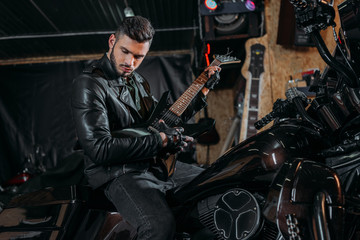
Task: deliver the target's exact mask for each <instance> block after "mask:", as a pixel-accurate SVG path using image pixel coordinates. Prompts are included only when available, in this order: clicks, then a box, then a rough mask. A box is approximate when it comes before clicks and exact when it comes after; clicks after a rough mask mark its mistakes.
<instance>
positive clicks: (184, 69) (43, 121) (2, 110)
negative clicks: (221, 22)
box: [0, 55, 192, 184]
mask: <svg viewBox="0 0 360 240" xmlns="http://www.w3.org/2000/svg"><path fill="white" fill-rule="evenodd" d="M89 63H90V61H79V62H61V63H47V64H27V65H14V66H1V67H0V76H1V79H0V116H1V117H0V123H1V126H0V184H3V183H4V182H6V181H7V180H8V179H9V178H11V177H13V176H14V175H16V174H17V173H19V172H21V171H23V170H24V168H26V167H28V168H34V169H35V170H39V169H41V166H42V165H43V168H44V169H45V170H47V169H51V168H54V167H56V166H57V165H58V164H59V163H60V162H61V160H62V159H65V158H66V157H67V156H69V155H70V154H72V153H73V152H74V145H75V143H76V134H75V129H74V124H73V120H72V115H71V109H70V94H71V86H72V80H73V79H74V78H75V77H76V76H77V75H79V74H80V73H81V71H82V69H83V68H84V67H85V66H86V65H87V64H89ZM138 72H139V73H140V74H141V75H143V76H144V77H145V78H146V79H147V80H148V81H149V82H150V85H151V88H152V91H153V94H154V95H155V97H156V98H158V99H159V98H160V96H161V94H162V93H163V92H164V91H166V90H171V93H172V94H171V97H172V100H175V99H177V98H178V97H179V96H180V95H181V94H182V93H183V92H184V91H185V90H186V88H187V87H188V86H189V85H190V84H191V82H192V72H191V57H190V55H171V56H148V57H146V58H145V60H144V62H143V63H142V65H141V66H140V68H139V69H138Z"/></svg>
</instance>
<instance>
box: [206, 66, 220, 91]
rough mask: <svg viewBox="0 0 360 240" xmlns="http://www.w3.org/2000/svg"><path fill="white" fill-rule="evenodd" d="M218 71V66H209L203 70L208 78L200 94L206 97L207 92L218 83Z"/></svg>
mask: <svg viewBox="0 0 360 240" xmlns="http://www.w3.org/2000/svg"><path fill="white" fill-rule="evenodd" d="M220 71H221V68H220V67H219V66H209V67H207V68H206V69H205V72H206V74H207V76H208V78H209V80H208V81H207V83H206V84H205V86H204V88H203V89H202V93H203V94H204V95H207V94H208V93H209V90H212V89H213V88H214V87H215V85H216V84H218V83H219V81H220V74H219V73H220Z"/></svg>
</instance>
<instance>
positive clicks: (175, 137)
mask: <svg viewBox="0 0 360 240" xmlns="http://www.w3.org/2000/svg"><path fill="white" fill-rule="evenodd" d="M158 130H159V133H160V136H161V139H162V141H163V147H164V148H166V151H167V152H169V153H172V154H173V153H176V152H178V151H182V150H183V148H184V147H186V146H187V142H192V141H194V139H193V138H192V137H189V136H184V135H182V133H183V132H184V129H183V128H181V127H169V126H168V125H167V124H166V123H165V122H164V121H163V120H160V121H159V129H158Z"/></svg>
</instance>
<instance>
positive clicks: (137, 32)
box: [115, 16, 155, 44]
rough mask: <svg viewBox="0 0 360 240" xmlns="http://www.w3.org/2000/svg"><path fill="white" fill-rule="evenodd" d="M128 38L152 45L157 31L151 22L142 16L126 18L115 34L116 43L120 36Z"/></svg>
mask: <svg viewBox="0 0 360 240" xmlns="http://www.w3.org/2000/svg"><path fill="white" fill-rule="evenodd" d="M124 34H125V35H126V36H128V37H129V38H131V39H133V40H136V41H137V42H139V43H143V42H149V43H150V44H151V42H152V39H153V37H154V34H155V30H154V28H153V26H152V25H151V23H150V21H149V20H147V19H146V18H144V17H141V16H134V17H127V18H125V19H124V20H123V21H122V22H121V24H120V25H119V27H118V29H117V30H116V32H115V37H116V41H117V40H118V39H119V37H120V36H123V35H124Z"/></svg>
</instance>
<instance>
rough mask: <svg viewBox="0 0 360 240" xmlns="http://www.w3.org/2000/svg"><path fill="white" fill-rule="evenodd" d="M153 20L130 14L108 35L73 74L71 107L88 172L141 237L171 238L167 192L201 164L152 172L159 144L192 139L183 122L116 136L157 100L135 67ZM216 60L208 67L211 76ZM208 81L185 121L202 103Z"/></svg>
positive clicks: (172, 148)
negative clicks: (167, 173)
mask: <svg viewBox="0 0 360 240" xmlns="http://www.w3.org/2000/svg"><path fill="white" fill-rule="evenodd" d="M154 32H155V31H154V29H153V27H152V26H151V23H150V22H149V21H148V20H147V19H145V18H143V17H140V16H136V17H130V18H125V19H124V21H123V22H122V23H121V24H120V26H119V28H118V29H117V31H116V32H115V34H112V35H111V36H110V37H109V41H108V44H109V51H108V52H107V53H106V54H105V55H104V56H103V57H102V58H101V59H100V60H98V61H97V62H96V63H95V64H94V65H92V66H91V67H88V68H86V69H85V70H84V72H83V74H81V75H80V76H79V77H77V78H76V79H75V80H74V84H73V93H72V109H73V115H74V120H75V126H76V131H77V135H78V139H79V142H80V145H81V147H82V148H83V149H84V153H85V175H86V176H87V178H88V182H89V184H90V185H91V186H92V187H93V188H98V187H102V188H104V191H105V195H106V196H107V197H108V198H109V200H110V201H111V202H112V203H113V204H114V205H115V207H116V208H117V210H118V211H119V212H120V214H121V215H122V216H123V217H124V218H125V219H126V220H127V221H128V222H130V223H131V224H132V225H133V226H134V227H135V228H136V229H137V232H138V239H139V240H140V239H152V240H155V239H159V240H164V239H173V237H174V232H175V222H174V217H173V215H172V213H171V211H170V209H169V207H168V205H167V203H166V200H165V191H166V190H168V189H170V188H173V187H175V186H177V185H178V184H184V183H186V182H188V181H190V180H191V179H192V178H193V177H195V176H196V175H197V174H199V173H200V172H201V169H200V168H197V167H194V166H191V165H188V164H184V163H180V162H179V163H177V165H176V171H175V173H174V174H173V176H171V177H170V178H169V179H166V180H164V179H159V178H158V177H156V176H157V175H156V174H154V172H155V170H154V169H155V168H154V167H153V166H154V159H155V157H156V156H157V155H158V154H159V153H160V152H161V151H167V152H176V151H178V150H179V149H181V147H182V146H185V145H186V142H188V141H192V140H193V139H192V138H191V137H186V136H185V137H184V136H181V132H182V129H181V128H170V127H168V126H167V125H166V124H164V123H163V122H162V121H160V123H159V125H160V126H161V127H160V130H159V131H153V132H151V133H150V134H148V135H145V136H140V137H125V136H122V137H116V136H115V135H114V134H113V133H114V132H115V131H117V130H121V129H124V128H128V127H131V126H134V125H136V124H139V123H142V122H144V121H145V120H146V119H148V117H149V116H150V114H151V111H152V109H153V107H154V105H155V104H156V101H155V100H154V98H153V96H152V95H151V92H150V87H149V85H148V83H147V82H146V80H145V79H144V78H143V77H141V76H140V75H139V74H138V73H136V72H135V71H134V70H136V69H137V68H138V67H139V65H140V64H141V62H142V61H143V59H144V57H145V56H146V54H147V53H148V51H149V48H150V45H151V41H152V38H153V35H154ZM219 70H220V68H219V67H210V68H208V69H207V71H208V74H209V76H211V75H213V74H214V73H215V72H216V71H219ZM207 92H208V89H206V88H204V89H203V90H202V93H199V94H198V96H197V98H196V99H195V101H193V103H192V105H191V107H190V108H189V110H188V112H187V113H186V114H185V117H184V120H185V121H186V120H187V119H188V118H190V117H191V116H192V115H193V113H195V112H196V111H198V110H200V109H201V108H202V107H204V106H205V101H204V95H205V94H207Z"/></svg>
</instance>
